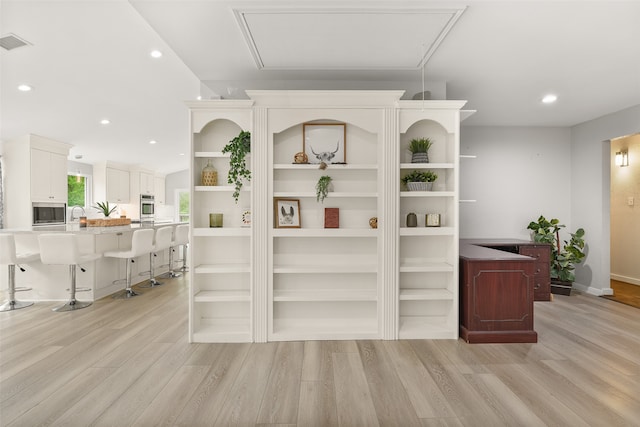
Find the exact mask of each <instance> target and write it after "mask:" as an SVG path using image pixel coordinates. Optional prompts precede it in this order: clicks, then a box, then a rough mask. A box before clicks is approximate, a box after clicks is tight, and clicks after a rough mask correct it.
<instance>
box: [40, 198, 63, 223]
mask: <svg viewBox="0 0 640 427" xmlns="http://www.w3.org/2000/svg"><path fill="white" fill-rule="evenodd" d="M66 222H67V204H66V203H34V204H33V225H59V224H65V223H66Z"/></svg>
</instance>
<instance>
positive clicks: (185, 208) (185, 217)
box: [176, 190, 189, 222]
mask: <svg viewBox="0 0 640 427" xmlns="http://www.w3.org/2000/svg"><path fill="white" fill-rule="evenodd" d="M176 199H177V203H176V205H177V206H178V215H177V217H178V221H179V222H189V190H176Z"/></svg>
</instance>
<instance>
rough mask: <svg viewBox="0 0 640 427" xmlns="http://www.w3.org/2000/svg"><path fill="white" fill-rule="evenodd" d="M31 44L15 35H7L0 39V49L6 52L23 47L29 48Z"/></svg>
mask: <svg viewBox="0 0 640 427" xmlns="http://www.w3.org/2000/svg"><path fill="white" fill-rule="evenodd" d="M30 44H31V43H29V42H28V41H26V40H23V39H21V38H20V37H18V36H16V35H15V34H7V35H6V36H2V37H0V47H2V48H4V49H6V50H12V49H16V48H19V47H22V46H28V45H30Z"/></svg>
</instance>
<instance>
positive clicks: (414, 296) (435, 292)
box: [400, 289, 453, 301]
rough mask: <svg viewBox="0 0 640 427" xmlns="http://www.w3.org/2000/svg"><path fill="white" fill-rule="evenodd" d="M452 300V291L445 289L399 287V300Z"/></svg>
mask: <svg viewBox="0 0 640 427" xmlns="http://www.w3.org/2000/svg"><path fill="white" fill-rule="evenodd" d="M443 300H453V292H451V291H449V290H447V289H400V301H443Z"/></svg>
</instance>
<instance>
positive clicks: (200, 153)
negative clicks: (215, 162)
mask: <svg viewBox="0 0 640 427" xmlns="http://www.w3.org/2000/svg"><path fill="white" fill-rule="evenodd" d="M193 157H210V158H216V157H219V158H225V157H226V158H229V157H231V153H223V152H222V151H196V152H195V153H193Z"/></svg>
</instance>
